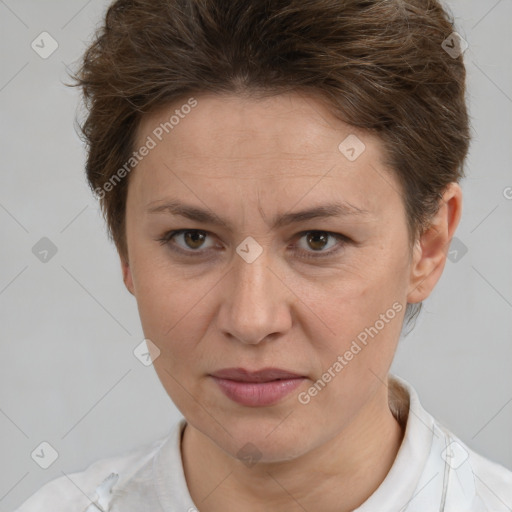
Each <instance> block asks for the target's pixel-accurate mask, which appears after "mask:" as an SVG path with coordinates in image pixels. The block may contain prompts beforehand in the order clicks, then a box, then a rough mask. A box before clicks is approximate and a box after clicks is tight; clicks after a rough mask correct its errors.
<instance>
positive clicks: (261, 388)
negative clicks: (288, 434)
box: [210, 368, 306, 407]
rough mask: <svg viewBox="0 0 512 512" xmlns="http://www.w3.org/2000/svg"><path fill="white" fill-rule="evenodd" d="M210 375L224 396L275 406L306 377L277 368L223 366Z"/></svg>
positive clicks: (258, 405) (246, 403)
mask: <svg viewBox="0 0 512 512" xmlns="http://www.w3.org/2000/svg"><path fill="white" fill-rule="evenodd" d="M210 376H211V377H212V378H213V380H214V381H215V382H216V384H217V385H218V387H219V388H220V390H221V391H222V392H223V393H224V395H226V396H227V397H228V398H230V399H231V400H232V401H234V402H236V403H238V404H240V405H245V406H249V407H263V406H268V405H274V404H276V403H278V402H279V401H281V400H282V399H283V398H284V397H285V396H286V395H288V394H289V393H291V392H292V391H293V390H295V389H296V388H297V387H299V386H300V385H301V384H302V382H304V381H305V380H306V377H305V376H304V375H300V374H297V373H294V372H290V371H288V370H282V369H280V368H264V369H262V370H257V371H253V372H251V371H248V370H245V369H244V368H226V369H224V370H219V371H217V372H214V373H212V374H210Z"/></svg>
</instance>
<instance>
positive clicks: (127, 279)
mask: <svg viewBox="0 0 512 512" xmlns="http://www.w3.org/2000/svg"><path fill="white" fill-rule="evenodd" d="M121 270H122V272H123V282H124V285H125V286H126V289H127V290H128V291H129V292H130V293H131V294H132V295H133V296H135V289H134V286H133V277H132V270H131V268H130V264H129V263H128V262H127V261H126V260H125V259H124V258H123V257H121Z"/></svg>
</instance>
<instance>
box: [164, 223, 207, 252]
mask: <svg viewBox="0 0 512 512" xmlns="http://www.w3.org/2000/svg"><path fill="white" fill-rule="evenodd" d="M208 237H210V235H209V234H208V233H207V232H206V231H201V230H198V229H178V230H175V231H169V232H168V233H166V234H165V235H164V236H163V237H162V238H159V239H158V241H159V242H160V243H161V244H162V245H166V244H167V245H169V247H171V248H172V249H173V250H176V251H179V252H184V253H188V254H191V253H203V252H205V251H206V250H208V249H211V248H212V247H214V245H215V244H214V243H213V242H210V244H209V245H208V244H207V243H206V241H207V240H208ZM199 249H200V250H199Z"/></svg>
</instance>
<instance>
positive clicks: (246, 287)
mask: <svg viewBox="0 0 512 512" xmlns="http://www.w3.org/2000/svg"><path fill="white" fill-rule="evenodd" d="M270 260H271V258H270V257H269V255H268V250H267V249H264V251H263V253H262V254H261V255H260V256H259V257H258V258H257V259H256V260H255V261H253V262H252V263H248V262H247V261H244V259H243V258H241V257H239V256H238V255H235V261H234V262H233V265H234V268H232V270H231V272H229V273H228V274H227V275H226V277H225V279H224V282H223V285H224V286H223V290H224V294H223V302H222V304H221V306H220V309H219V316H218V322H219V327H220V329H221V331H222V332H223V333H224V334H225V335H226V336H229V337H232V338H235V339H237V340H239V341H241V342H242V343H244V344H247V345H256V344H258V343H260V342H261V341H263V340H265V339H268V340H269V341H270V340H271V339H272V340H273V339H275V338H276V337H278V336H279V335H281V334H284V333H285V332H286V331H288V330H289V329H290V328H291V325H292V314H291V306H292V300H293V296H292V294H291V293H290V291H289V290H288V289H287V287H286V286H285V284H283V277H282V276H279V272H278V271H276V270H274V269H273V268H272V266H273V267H276V265H272V262H271V261H270Z"/></svg>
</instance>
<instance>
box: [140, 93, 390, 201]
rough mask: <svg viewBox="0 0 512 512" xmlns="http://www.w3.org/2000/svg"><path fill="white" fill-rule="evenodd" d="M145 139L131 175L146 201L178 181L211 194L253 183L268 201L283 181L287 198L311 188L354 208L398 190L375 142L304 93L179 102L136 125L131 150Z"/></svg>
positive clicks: (376, 139) (376, 141) (380, 145)
mask: <svg viewBox="0 0 512 512" xmlns="http://www.w3.org/2000/svg"><path fill="white" fill-rule="evenodd" d="M190 105H194V106H193V107H190ZM148 138H151V139H152V141H153V142H154V144H155V147H154V148H153V149H152V150H151V151H150V152H149V154H148V155H147V156H146V157H145V158H144V159H143V160H142V161H141V162H140V163H139V164H138V165H137V172H136V173H135V174H138V175H139V177H138V178H137V177H136V176H133V178H135V181H136V182H138V185H140V186H142V187H143V188H144V189H145V190H147V191H148V193H147V194H144V195H145V196H148V198H149V196H151V195H153V196H154V195H155V194H156V193H157V192H161V191H162V190H163V189H165V187H166V186H167V184H170V182H176V180H179V179H180V177H184V176H186V177H187V180H188V182H189V183H190V184H191V185H192V186H193V187H194V188H196V189H197V187H198V186H200V182H201V181H203V182H204V180H209V181H210V182H211V184H212V186H214V187H215V188H216V190H220V189H219V187H221V186H222V185H225V186H231V185H232V184H233V182H234V181H237V182H238V185H240V186H243V187H244V189H245V190H246V191H247V190H248V188H247V187H249V184H250V183H251V182H252V183H254V182H258V183H257V187H258V191H260V190H262V189H267V190H268V192H269V193H270V194H271V193H272V192H273V190H274V187H275V186H276V185H279V186H281V185H283V182H285V183H284V184H285V185H286V187H288V188H289V189H290V194H291V196H293V195H294V194H299V193H300V191H301V190H305V189H306V187H309V188H311V186H312V184H313V183H318V184H317V185H315V189H316V190H315V192H317V193H319V194H321V193H323V194H329V195H331V196H332V195H333V194H334V195H337V194H338V193H339V192H341V190H342V189H343V191H344V195H347V196H351V197H350V199H352V201H351V202H352V203H353V204H357V205H358V206H359V207H361V208H369V207H371V205H372V204H373V203H375V202H379V201H380V200H382V199H383V197H384V199H385V196H386V194H390V193H391V194H393V193H396V191H397V189H398V187H397V184H396V183H395V182H394V179H393V176H390V175H389V173H388V172H387V171H385V170H384V166H383V164H382V161H383V158H382V157H383V154H384V153H383V147H382V144H381V141H380V140H379V139H378V138H377V137H375V136H373V135H371V134H369V133H366V132H364V131H361V130H358V129H357V128H355V127H353V126H350V125H348V124H346V123H343V122H342V121H341V120H339V119H337V118H336V117H334V116H333V115H332V114H331V112H330V111H329V108H328V107H327V106H326V105H325V103H323V102H322V101H321V100H320V99H318V98H314V97H311V96H305V95H303V94H295V93H294V94H286V95H277V96H272V97H268V98H264V99H255V98H249V97H246V96H234V95H198V96H194V97H193V102H191V101H190V97H184V98H183V99H181V100H180V101H176V102H174V103H173V104H172V105H169V106H166V107H162V108H160V109H158V110H156V111H154V112H153V113H152V114H150V115H146V116H145V117H144V118H143V119H142V121H141V123H140V126H139V130H138V133H137V147H139V146H140V145H143V144H144V143H145V141H147V140H148ZM350 150H353V151H352V153H350ZM354 151H355V153H356V154H355V156H356V158H355V159H354V158H353V156H354ZM385 174H387V175H386V176H384V175H385ZM143 177H144V179H142V178H143ZM390 186H391V188H393V187H394V190H386V189H389V188H390ZM152 199H153V200H154V199H157V198H156V197H152ZM347 199H348V198H347Z"/></svg>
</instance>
